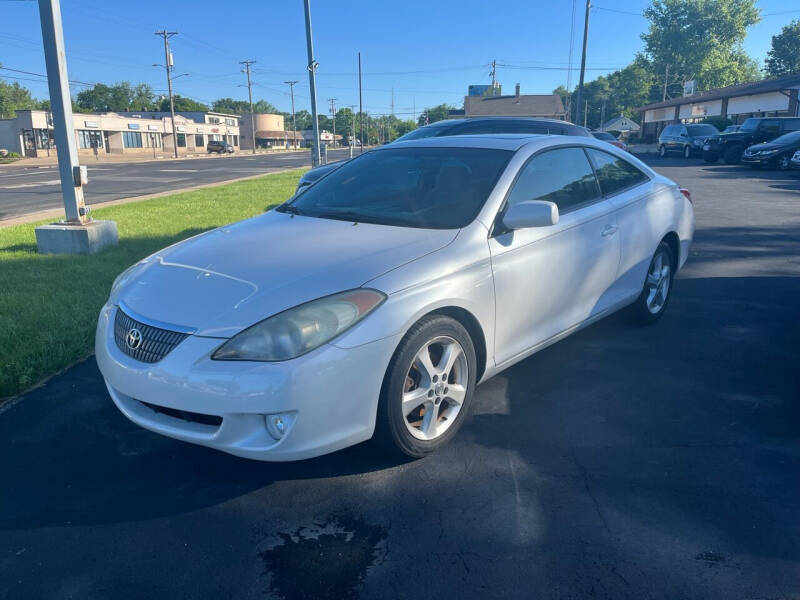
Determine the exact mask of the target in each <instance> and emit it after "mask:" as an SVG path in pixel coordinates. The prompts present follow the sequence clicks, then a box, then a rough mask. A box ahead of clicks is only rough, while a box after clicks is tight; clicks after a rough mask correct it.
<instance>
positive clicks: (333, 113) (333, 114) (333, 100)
mask: <svg viewBox="0 0 800 600" xmlns="http://www.w3.org/2000/svg"><path fill="white" fill-rule="evenodd" d="M328 102H330V103H331V120H332V121H333V147H334V148H336V98H328Z"/></svg>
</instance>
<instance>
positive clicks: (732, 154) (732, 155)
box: [722, 146, 742, 165]
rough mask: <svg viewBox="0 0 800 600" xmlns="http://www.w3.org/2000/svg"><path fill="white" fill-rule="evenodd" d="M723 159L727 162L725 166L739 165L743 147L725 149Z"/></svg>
mask: <svg viewBox="0 0 800 600" xmlns="http://www.w3.org/2000/svg"><path fill="white" fill-rule="evenodd" d="M722 159H723V160H724V161H725V164H728V165H738V164H739V162H741V160H742V147H741V146H731V147H730V148H725V152H724V153H723V154H722Z"/></svg>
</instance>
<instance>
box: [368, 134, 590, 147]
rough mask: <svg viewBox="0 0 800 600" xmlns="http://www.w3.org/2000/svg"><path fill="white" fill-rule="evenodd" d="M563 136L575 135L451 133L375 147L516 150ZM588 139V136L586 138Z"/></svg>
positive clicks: (570, 138)
mask: <svg viewBox="0 0 800 600" xmlns="http://www.w3.org/2000/svg"><path fill="white" fill-rule="evenodd" d="M553 138H564V140H565V141H567V140H568V141H570V142H574V141H575V136H567V135H542V134H538V133H486V134H479V135H453V136H441V137H427V138H420V139H417V140H408V141H404V142H393V143H391V144H387V145H386V146H381V147H380V148H376V149H375V150H374V151H377V152H381V151H384V150H390V149H392V148H493V149H495V150H511V151H516V150H519V149H520V148H522V146H524V145H525V144H529V143H531V142H534V141H537V140H552V139H553ZM586 139H589V138H586Z"/></svg>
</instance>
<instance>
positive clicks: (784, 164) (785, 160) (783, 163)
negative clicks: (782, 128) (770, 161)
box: [776, 154, 789, 171]
mask: <svg viewBox="0 0 800 600" xmlns="http://www.w3.org/2000/svg"><path fill="white" fill-rule="evenodd" d="M776 164H777V166H778V169H780V170H781V171H785V170H787V169H788V168H789V155H788V154H784V155H782V156H779V157H778V160H777V163H776Z"/></svg>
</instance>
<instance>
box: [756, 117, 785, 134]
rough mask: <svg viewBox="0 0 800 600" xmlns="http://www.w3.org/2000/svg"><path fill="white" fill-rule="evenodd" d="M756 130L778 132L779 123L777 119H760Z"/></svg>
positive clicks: (779, 129)
mask: <svg viewBox="0 0 800 600" xmlns="http://www.w3.org/2000/svg"><path fill="white" fill-rule="evenodd" d="M758 130H759V131H761V132H762V133H780V131H781V124H780V122H779V121H778V120H777V119H767V120H766V121H761V125H760V126H759V128H758Z"/></svg>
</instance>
